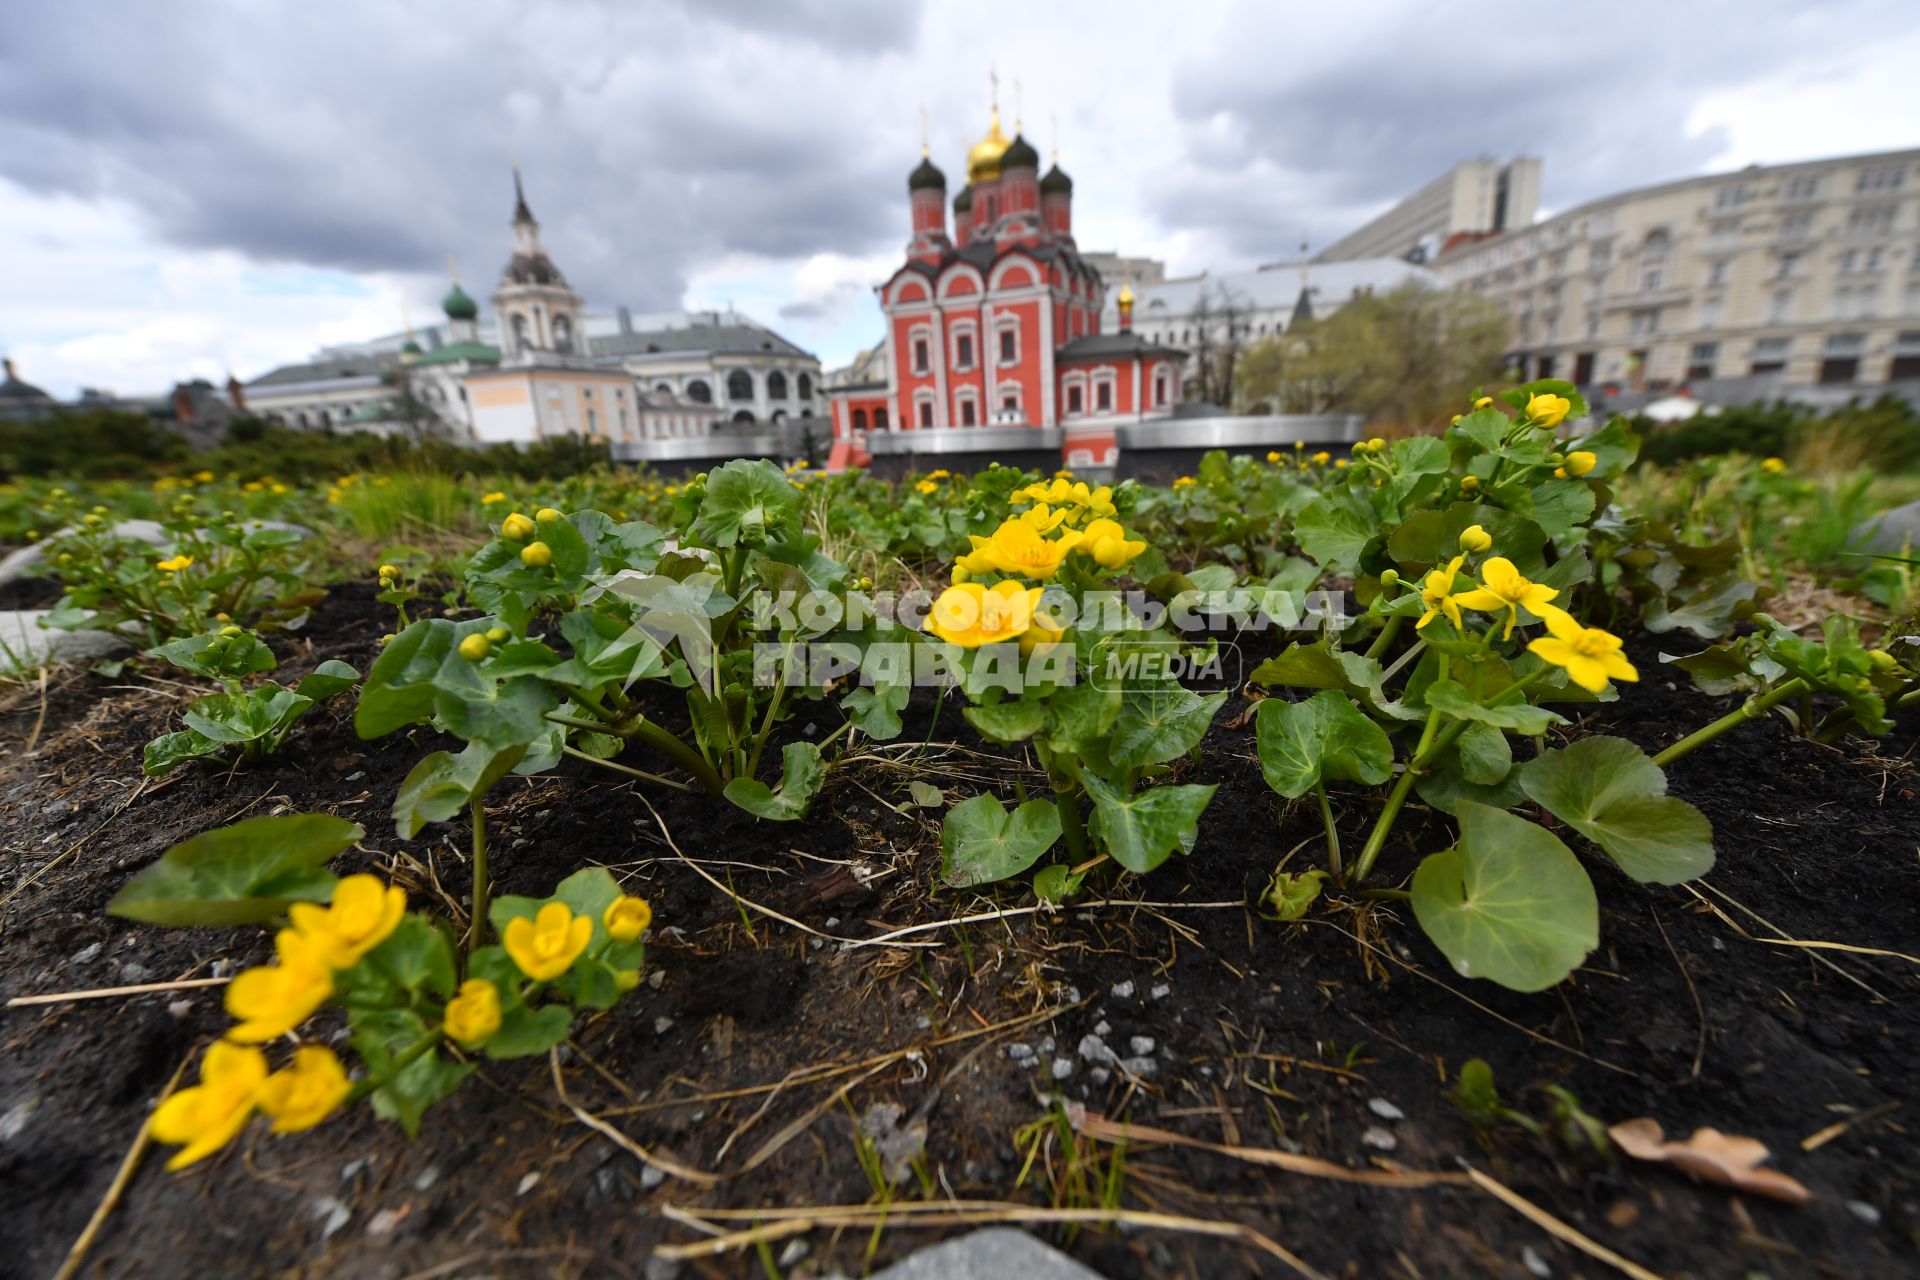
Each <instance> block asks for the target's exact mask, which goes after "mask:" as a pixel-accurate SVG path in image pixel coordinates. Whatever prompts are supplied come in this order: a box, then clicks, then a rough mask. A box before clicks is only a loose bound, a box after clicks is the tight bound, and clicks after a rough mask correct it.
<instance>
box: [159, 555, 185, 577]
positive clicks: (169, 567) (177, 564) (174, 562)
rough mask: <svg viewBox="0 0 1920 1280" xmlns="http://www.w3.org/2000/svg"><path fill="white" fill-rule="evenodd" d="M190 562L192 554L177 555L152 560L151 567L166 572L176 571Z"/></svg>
mask: <svg viewBox="0 0 1920 1280" xmlns="http://www.w3.org/2000/svg"><path fill="white" fill-rule="evenodd" d="M192 563H193V557H192V556H189V555H178V556H172V557H169V558H168V559H165V560H156V561H154V562H153V567H154V568H156V569H159V570H162V571H163V572H166V573H178V572H180V571H181V570H182V569H184V568H186V567H187V566H188V565H190V564H192Z"/></svg>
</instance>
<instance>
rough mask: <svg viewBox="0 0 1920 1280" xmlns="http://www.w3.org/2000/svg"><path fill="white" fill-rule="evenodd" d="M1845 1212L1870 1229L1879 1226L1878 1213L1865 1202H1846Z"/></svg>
mask: <svg viewBox="0 0 1920 1280" xmlns="http://www.w3.org/2000/svg"><path fill="white" fill-rule="evenodd" d="M1847 1212H1848V1213H1851V1214H1852V1215H1853V1216H1854V1217H1856V1218H1858V1219H1860V1221H1862V1222H1864V1223H1866V1224H1867V1225H1868V1226H1870V1227H1877V1226H1879V1225H1880V1211H1879V1210H1878V1209H1876V1208H1874V1207H1873V1206H1872V1205H1870V1204H1868V1203H1867V1202H1866V1201H1865V1200H1849V1201H1847Z"/></svg>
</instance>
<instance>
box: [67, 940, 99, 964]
mask: <svg viewBox="0 0 1920 1280" xmlns="http://www.w3.org/2000/svg"><path fill="white" fill-rule="evenodd" d="M99 954H100V944H99V943H97V942H94V943H89V944H88V945H86V946H84V947H82V948H80V949H79V950H78V951H76V952H74V953H73V959H72V960H71V961H70V962H69V963H72V964H85V963H87V962H88V961H89V960H93V959H95V958H97V957H98V956H99Z"/></svg>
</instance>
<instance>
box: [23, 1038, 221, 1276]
mask: <svg viewBox="0 0 1920 1280" xmlns="http://www.w3.org/2000/svg"><path fill="white" fill-rule="evenodd" d="M191 1061H193V1055H192V1054H188V1055H187V1056H186V1057H184V1058H182V1059H180V1065H179V1066H177V1067H175V1068H174V1069H173V1079H171V1080H169V1081H167V1087H166V1090H165V1091H164V1092H163V1093H161V1095H160V1099H159V1102H165V1101H166V1100H167V1099H168V1098H170V1097H172V1096H173V1091H174V1090H175V1089H176V1088H178V1087H179V1085H180V1077H181V1076H183V1075H185V1074H186V1072H187V1064H188V1063H189V1062H191ZM154 1105H155V1109H156V1110H157V1109H158V1107H159V1103H158V1102H156V1103H155V1104H154ZM152 1145H153V1113H152V1112H148V1113H147V1118H146V1119H145V1120H142V1121H141V1122H140V1132H138V1133H136V1134H134V1135H133V1145H132V1146H130V1147H128V1148H127V1155H126V1159H124V1160H122V1161H121V1162H120V1168H119V1171H118V1172H116V1173H115V1174H114V1175H113V1181H112V1182H111V1183H110V1184H108V1186H107V1194H106V1195H104V1196H102V1197H100V1203H99V1205H98V1206H96V1207H95V1209H94V1211H93V1216H92V1217H91V1218H88V1219H87V1225H86V1228H85V1229H84V1230H83V1231H81V1232H80V1238H79V1239H77V1240H75V1241H74V1242H73V1247H72V1248H71V1249H69V1250H67V1259H66V1261H65V1262H63V1263H61V1264H60V1270H58V1271H57V1272H55V1273H54V1277H53V1280H71V1277H73V1276H76V1275H78V1274H80V1264H81V1263H82V1262H84V1261H86V1257H87V1250H89V1249H91V1248H92V1247H93V1242H94V1240H95V1239H96V1238H97V1237H98V1236H99V1234H100V1228H101V1226H102V1225H104V1224H105V1223H106V1220H107V1215H109V1214H111V1213H112V1212H113V1210H114V1206H116V1205H118V1204H119V1203H120V1197H121V1196H122V1195H124V1194H125V1193H126V1190H127V1184H128V1183H130V1182H132V1181H133V1175H134V1173H135V1171H136V1170H138V1169H139V1168H140V1159H141V1157H143V1156H144V1155H146V1154H147V1148H148V1147H150V1146H152Z"/></svg>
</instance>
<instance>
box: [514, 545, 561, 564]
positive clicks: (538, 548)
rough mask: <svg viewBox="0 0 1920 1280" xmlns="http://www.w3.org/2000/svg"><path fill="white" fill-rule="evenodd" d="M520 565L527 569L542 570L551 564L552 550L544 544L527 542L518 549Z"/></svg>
mask: <svg viewBox="0 0 1920 1280" xmlns="http://www.w3.org/2000/svg"><path fill="white" fill-rule="evenodd" d="M520 563H521V564H524V565H525V566H527V568H529V569H544V568H546V567H547V566H548V565H550V564H552V563H553V548H552V547H550V546H548V545H547V544H546V543H544V542H529V543H528V544H527V545H526V546H524V547H522V548H520Z"/></svg>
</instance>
